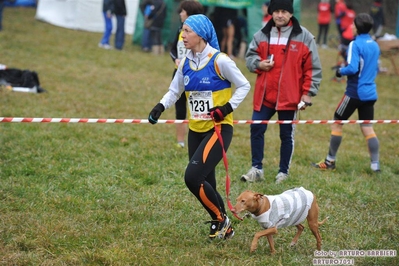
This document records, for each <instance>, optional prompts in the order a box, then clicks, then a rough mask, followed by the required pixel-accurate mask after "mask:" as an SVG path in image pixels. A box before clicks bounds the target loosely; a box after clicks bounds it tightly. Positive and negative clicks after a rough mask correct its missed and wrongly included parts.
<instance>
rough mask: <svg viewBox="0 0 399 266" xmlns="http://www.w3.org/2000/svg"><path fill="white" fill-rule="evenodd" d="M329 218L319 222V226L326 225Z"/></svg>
mask: <svg viewBox="0 0 399 266" xmlns="http://www.w3.org/2000/svg"><path fill="white" fill-rule="evenodd" d="M328 218H329V217H328V216H327V217H326V218H324V220H323V221H321V222H317V223H318V224H319V226H320V225H322V224H324V223H325V222H326V221H327V220H328Z"/></svg>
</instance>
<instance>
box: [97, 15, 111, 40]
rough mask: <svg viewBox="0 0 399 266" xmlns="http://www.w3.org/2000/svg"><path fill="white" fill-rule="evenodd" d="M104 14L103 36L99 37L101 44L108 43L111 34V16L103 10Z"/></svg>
mask: <svg viewBox="0 0 399 266" xmlns="http://www.w3.org/2000/svg"><path fill="white" fill-rule="evenodd" d="M103 15H104V22H105V30H104V35H103V38H102V39H101V42H100V43H101V44H109V38H110V37H111V34H112V18H109V17H108V16H107V13H106V12H103Z"/></svg>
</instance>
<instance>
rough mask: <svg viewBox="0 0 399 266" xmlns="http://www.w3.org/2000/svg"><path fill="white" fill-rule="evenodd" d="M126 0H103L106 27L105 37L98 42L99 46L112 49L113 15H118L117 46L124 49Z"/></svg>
mask: <svg viewBox="0 0 399 266" xmlns="http://www.w3.org/2000/svg"><path fill="white" fill-rule="evenodd" d="M126 14H127V12H126V6H125V0H104V1H103V15H104V22H105V29H104V34H103V37H102V39H101V41H100V43H99V44H98V47H100V48H104V49H107V50H108V49H112V46H111V45H110V44H109V39H110V37H111V35H112V27H113V26H112V16H114V15H115V17H116V33H115V48H116V49H118V50H122V48H123V44H124V43H125V17H126Z"/></svg>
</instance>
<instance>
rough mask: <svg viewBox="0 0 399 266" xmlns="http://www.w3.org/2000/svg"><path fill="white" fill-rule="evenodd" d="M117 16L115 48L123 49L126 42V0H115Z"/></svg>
mask: <svg viewBox="0 0 399 266" xmlns="http://www.w3.org/2000/svg"><path fill="white" fill-rule="evenodd" d="M113 1H114V7H115V17H116V33H115V48H116V49H118V50H122V48H123V45H124V43H125V18H126V15H127V12H126V5H125V0H113Z"/></svg>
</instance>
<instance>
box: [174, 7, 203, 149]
mask: <svg viewBox="0 0 399 266" xmlns="http://www.w3.org/2000/svg"><path fill="white" fill-rule="evenodd" d="M178 13H179V16H180V21H181V23H182V24H181V25H180V27H179V29H178V31H177V34H176V37H175V40H174V42H173V44H172V49H171V50H170V57H171V58H172V60H173V63H174V66H175V70H174V71H173V77H174V76H175V74H176V71H177V68H178V66H179V64H180V61H181V60H182V59H183V58H184V57H185V56H186V55H187V53H188V51H189V50H188V49H186V47H185V46H184V42H183V38H182V34H183V31H182V27H183V23H184V21H186V19H187V18H188V17H189V16H191V15H196V14H203V13H204V7H203V6H202V5H201V3H200V2H198V1H196V0H184V1H183V2H181V3H180V5H179V8H178ZM186 101H187V99H186V95H185V94H184V93H183V94H182V95H181V96H180V98H179V100H177V102H176V103H175V108H176V119H178V120H183V119H186V114H187V103H186ZM185 137H186V125H185V124H176V138H177V147H179V148H184V139H185Z"/></svg>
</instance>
